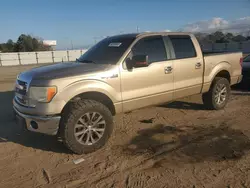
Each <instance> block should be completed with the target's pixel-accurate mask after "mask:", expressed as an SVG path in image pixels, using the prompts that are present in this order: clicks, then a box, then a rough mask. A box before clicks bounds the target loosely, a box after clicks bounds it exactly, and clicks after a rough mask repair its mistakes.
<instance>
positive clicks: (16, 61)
mask: <svg viewBox="0 0 250 188" xmlns="http://www.w3.org/2000/svg"><path fill="white" fill-rule="evenodd" d="M86 51H87V50H67V51H45V52H18V53H0V66H13V65H28V64H40V63H57V62H65V61H75V60H76V58H79V57H80V56H81V55H82V54H83V53H84V52H86Z"/></svg>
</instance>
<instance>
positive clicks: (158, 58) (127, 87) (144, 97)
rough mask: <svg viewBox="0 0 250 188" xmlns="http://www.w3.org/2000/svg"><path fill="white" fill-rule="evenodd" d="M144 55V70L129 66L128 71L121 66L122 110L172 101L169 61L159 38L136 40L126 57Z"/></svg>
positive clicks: (151, 37)
mask: <svg viewBox="0 0 250 188" xmlns="http://www.w3.org/2000/svg"><path fill="white" fill-rule="evenodd" d="M134 55H147V56H148V63H149V65H148V66H147V67H133V68H132V69H130V70H128V69H127V68H126V63H125V62H123V66H121V92H122V100H123V111H124V112H126V111H131V110H133V109H137V108H142V107H145V106H149V105H155V104H159V103H163V102H166V101H170V100H172V99H173V86H174V84H173V79H174V76H173V75H174V74H173V72H172V66H173V64H172V61H171V60H168V56H167V52H166V49H165V45H164V42H163V39H162V36H150V37H145V38H142V39H140V40H139V41H138V42H137V43H136V44H135V45H134V46H133V47H132V49H131V52H130V53H129V55H128V57H127V58H132V56H134Z"/></svg>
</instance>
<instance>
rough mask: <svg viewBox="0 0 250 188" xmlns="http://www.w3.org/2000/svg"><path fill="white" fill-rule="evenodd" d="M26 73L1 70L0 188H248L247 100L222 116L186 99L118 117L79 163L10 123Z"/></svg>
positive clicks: (236, 98) (242, 95)
mask: <svg viewBox="0 0 250 188" xmlns="http://www.w3.org/2000/svg"><path fill="white" fill-rule="evenodd" d="M29 68H30V67H27V66H26V67H12V68H10V67H7V68H6V67H1V68H0V187H6V188H7V187H67V188H69V187H105V188H109V187H127V188H136V187H156V188H157V187H174V188H177V187H178V188H179V187H185V188H186V187H192V188H193V187H196V188H197V187H206V188H207V187H236V188H239V187H243V188H244V187H250V123H249V122H250V121H249V118H250V92H248V91H240V90H234V91H233V94H232V97H231V100H230V102H229V104H228V106H227V108H226V109H225V110H221V111H208V110H205V109H204V108H203V105H202V103H201V97H200V96H193V97H189V98H186V99H183V100H181V101H177V102H174V103H171V104H166V105H162V106H157V107H150V108H145V109H141V110H137V111H134V112H133V113H127V114H121V115H117V116H116V117H115V130H114V133H113V135H112V137H111V139H110V140H109V143H108V144H107V145H106V146H105V147H104V148H102V149H100V150H98V151H97V152H95V153H91V154H87V155H82V156H79V155H74V154H72V153H70V152H69V151H68V150H67V149H65V148H64V146H63V145H62V143H61V142H60V140H57V139H56V138H55V137H50V136H46V135H40V134H33V133H32V134H24V133H22V132H21V130H20V129H19V128H18V127H17V126H16V125H15V123H14V122H13V120H12V118H13V117H12V104H11V100H12V97H13V92H12V89H13V87H14V80H15V77H16V75H17V73H18V72H20V71H23V70H24V69H29ZM79 158H84V159H85V161H84V162H82V163H80V164H77V165H76V164H74V163H73V160H74V159H79Z"/></svg>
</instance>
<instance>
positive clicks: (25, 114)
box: [13, 32, 242, 154]
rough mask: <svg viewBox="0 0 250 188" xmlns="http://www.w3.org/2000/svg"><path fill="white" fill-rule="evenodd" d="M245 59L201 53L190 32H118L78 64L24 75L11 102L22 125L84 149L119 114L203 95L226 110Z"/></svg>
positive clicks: (102, 139)
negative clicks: (57, 136)
mask: <svg viewBox="0 0 250 188" xmlns="http://www.w3.org/2000/svg"><path fill="white" fill-rule="evenodd" d="M241 62H242V53H240V52H239V53H218V54H203V53H202V51H201V48H200V45H199V43H198V41H197V40H196V38H195V37H194V35H192V34H190V33H170V32H162V33H141V34H126V35H117V36H113V37H107V38H105V39H103V40H102V41H100V42H99V43H97V44H96V45H95V46H93V47H92V48H91V49H89V50H88V51H87V52H86V53H85V54H83V55H82V56H81V57H80V58H79V59H77V60H76V62H69V63H59V64H55V65H49V66H43V67H39V68H34V69H32V70H30V71H27V72H23V73H21V74H20V75H19V76H18V77H17V80H16V87H15V88H16V89H15V98H14V99H13V107H14V110H15V112H16V117H17V118H16V119H17V122H18V124H19V125H22V126H24V127H25V128H26V129H28V130H30V131H34V132H40V133H44V134H50V135H60V136H61V138H62V140H63V142H64V144H65V145H66V146H67V147H68V148H69V149H70V150H72V151H73V152H75V153H78V154H81V153H87V152H91V151H94V150H96V149H98V148H100V147H102V146H103V145H104V144H105V143H106V141H107V140H108V138H109V137H110V135H111V133H112V130H113V116H114V115H115V114H118V113H121V112H128V111H132V110H135V109H138V108H142V107H146V106H150V105H157V104H160V103H165V102H169V101H174V100H176V99H179V98H182V97H186V96H189V95H194V94H199V93H201V94H203V95H202V96H203V102H204V104H205V105H206V106H207V107H208V108H209V109H216V110H218V109H222V108H224V107H225V105H226V104H227V102H228V100H229V96H230V85H234V84H237V83H239V82H240V81H241V78H242V76H241Z"/></svg>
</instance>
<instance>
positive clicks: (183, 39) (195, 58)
mask: <svg viewBox="0 0 250 188" xmlns="http://www.w3.org/2000/svg"><path fill="white" fill-rule="evenodd" d="M169 39H170V45H172V51H173V54H172V55H173V57H172V59H173V70H174V95H173V98H174V99H178V98H181V97H185V96H189V95H193V94H198V93H200V92H201V89H202V81H203V58H202V55H201V54H197V52H196V49H195V47H194V44H193V41H192V38H191V37H190V36H188V35H187V36H179V35H177V36H174V35H172V36H171V35H170V36H169Z"/></svg>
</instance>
